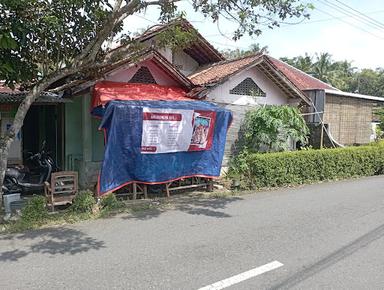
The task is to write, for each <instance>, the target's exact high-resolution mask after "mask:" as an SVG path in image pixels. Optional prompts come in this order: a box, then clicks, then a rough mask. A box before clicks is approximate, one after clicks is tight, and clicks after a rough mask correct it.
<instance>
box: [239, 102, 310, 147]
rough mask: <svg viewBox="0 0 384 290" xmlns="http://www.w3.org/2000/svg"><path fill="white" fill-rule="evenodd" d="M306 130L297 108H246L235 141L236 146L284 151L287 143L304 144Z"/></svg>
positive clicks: (305, 141)
mask: <svg viewBox="0 0 384 290" xmlns="http://www.w3.org/2000/svg"><path fill="white" fill-rule="evenodd" d="M308 134H309V129H308V127H307V125H306V123H305V120H304V119H303V117H302V116H301V114H300V111H299V110H298V109H297V108H295V107H292V106H276V105H273V106H272V105H269V106H265V107H258V108H254V109H252V110H249V111H248V112H247V114H246V115H245V119H244V122H243V124H242V127H241V136H240V140H239V141H238V143H239V144H238V145H239V147H240V149H243V148H248V149H249V150H251V151H253V152H255V151H260V150H262V151H269V152H273V151H284V150H287V149H289V148H290V147H291V146H290V143H291V142H293V143H296V142H300V143H301V144H303V145H305V144H306V143H307V136H308Z"/></svg>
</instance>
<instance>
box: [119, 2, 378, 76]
mask: <svg viewBox="0 0 384 290" xmlns="http://www.w3.org/2000/svg"><path fill="white" fill-rule="evenodd" d="M302 2H303V3H308V2H310V3H312V4H313V5H314V6H315V9H314V10H310V11H309V13H310V15H311V16H310V19H305V20H303V21H302V22H300V23H299V24H289V25H288V24H281V26H280V27H276V28H274V29H269V28H267V27H262V30H263V33H262V35H261V36H257V37H248V36H247V37H243V38H242V39H240V40H239V41H236V42H235V41H233V40H232V39H231V35H232V33H233V31H234V30H235V29H236V28H237V26H236V23H234V22H230V21H228V20H226V19H221V20H219V23H212V21H211V20H210V19H204V17H203V16H202V15H201V14H199V13H196V12H194V11H193V9H192V7H191V5H190V2H189V0H184V1H181V2H180V4H179V8H180V10H184V11H186V14H187V19H188V20H189V21H190V22H191V23H192V24H193V25H194V26H195V27H196V28H197V29H198V30H199V32H200V33H201V34H202V35H203V36H204V37H205V38H206V39H207V40H208V41H209V42H210V43H211V44H212V45H214V46H215V47H216V48H218V49H236V48H240V49H246V48H248V47H249V46H250V45H251V44H253V43H259V44H260V45H261V46H268V51H269V54H270V55H271V56H273V57H276V58H279V57H294V56H298V55H304V54H305V53H309V54H310V55H315V54H316V53H321V52H329V53H330V54H331V55H332V57H333V59H334V60H348V61H352V64H353V66H355V67H357V68H360V69H361V68H372V69H375V68H378V67H384V5H383V4H384V0H365V1H361V0H305V1H302ZM342 3H344V4H346V5H348V6H349V7H351V8H353V9H355V10H356V11H358V12H360V13H363V14H364V15H365V16H363V15H362V14H359V13H358V12H356V11H354V10H351V9H350V8H348V7H347V6H344V5H343V4H342ZM340 8H341V9H340ZM157 19H158V10H157V9H154V8H150V9H148V10H147V11H146V12H144V13H141V14H138V15H133V16H130V17H129V18H128V19H127V20H126V22H125V29H126V30H129V31H130V32H135V31H138V30H140V29H143V28H147V27H149V26H152V25H154V24H156V23H157ZM286 21H287V20H286ZM288 21H290V22H291V23H297V22H298V19H292V20H288Z"/></svg>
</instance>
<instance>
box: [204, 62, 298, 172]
mask: <svg viewBox="0 0 384 290" xmlns="http://www.w3.org/2000/svg"><path fill="white" fill-rule="evenodd" d="M248 77H250V78H252V79H253V81H254V82H255V83H256V84H257V85H258V86H259V87H260V89H262V90H263V91H264V92H265V94H266V96H265V97H253V96H243V95H233V94H230V93H229V91H230V90H231V89H233V88H234V87H235V86H237V85H238V84H239V83H241V82H242V81H243V80H244V79H246V78H248ZM207 101H212V102H215V103H217V104H219V105H220V106H222V107H224V108H226V109H228V110H231V111H232V113H233V122H232V125H231V127H230V128H229V130H228V134H227V142H226V146H225V155H224V161H223V166H226V165H227V164H228V160H229V159H230V157H231V155H232V153H233V152H236V150H237V148H236V147H237V146H236V141H237V140H238V138H239V130H240V127H241V124H242V123H243V120H244V117H245V114H246V112H247V111H248V110H249V109H252V108H255V107H257V106H261V105H287V104H295V102H294V101H297V100H292V99H289V98H288V97H287V96H286V95H285V94H284V93H283V92H282V91H281V90H280V89H279V88H278V87H277V86H276V85H275V84H274V83H273V82H272V81H271V80H270V79H269V78H268V77H266V76H265V75H264V74H263V73H262V72H261V71H259V70H258V69H257V68H251V69H248V70H246V71H244V72H242V73H240V74H238V75H235V76H233V77H231V78H230V79H229V80H228V81H226V82H225V83H223V84H222V85H220V86H218V87H216V88H215V89H214V90H213V91H212V92H210V93H209V95H208V96H207Z"/></svg>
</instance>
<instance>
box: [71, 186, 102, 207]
mask: <svg viewBox="0 0 384 290" xmlns="http://www.w3.org/2000/svg"><path fill="white" fill-rule="evenodd" d="M95 204H96V201H95V199H94V197H93V193H92V191H90V190H84V191H80V192H79V194H78V195H77V196H76V197H75V199H74V201H73V204H72V206H71V209H72V210H73V211H74V212H78V213H90V212H92V209H93V207H94V206H95Z"/></svg>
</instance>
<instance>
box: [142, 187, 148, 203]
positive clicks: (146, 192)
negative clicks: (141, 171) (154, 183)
mask: <svg viewBox="0 0 384 290" xmlns="http://www.w3.org/2000/svg"><path fill="white" fill-rule="evenodd" d="M143 193H144V198H145V199H148V187H147V185H146V184H143Z"/></svg>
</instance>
